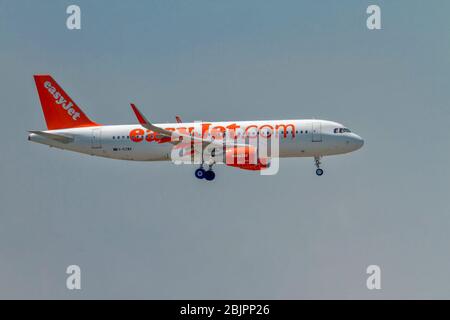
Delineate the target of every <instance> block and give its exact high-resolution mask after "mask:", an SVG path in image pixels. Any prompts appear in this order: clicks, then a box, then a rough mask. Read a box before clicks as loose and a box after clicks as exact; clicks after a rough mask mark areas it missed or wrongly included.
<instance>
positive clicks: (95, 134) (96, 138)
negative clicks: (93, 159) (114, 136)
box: [91, 128, 102, 149]
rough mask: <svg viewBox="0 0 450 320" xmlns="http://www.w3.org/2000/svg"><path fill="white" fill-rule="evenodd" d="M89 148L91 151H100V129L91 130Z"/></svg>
mask: <svg viewBox="0 0 450 320" xmlns="http://www.w3.org/2000/svg"><path fill="white" fill-rule="evenodd" d="M91 147H92V149H101V147H102V129H101V128H95V129H92V138H91Z"/></svg>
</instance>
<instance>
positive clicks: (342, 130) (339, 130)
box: [333, 128, 351, 133]
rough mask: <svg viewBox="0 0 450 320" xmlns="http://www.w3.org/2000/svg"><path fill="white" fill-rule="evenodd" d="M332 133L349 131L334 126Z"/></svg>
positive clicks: (348, 130)
mask: <svg viewBox="0 0 450 320" xmlns="http://www.w3.org/2000/svg"><path fill="white" fill-rule="evenodd" d="M333 131H334V133H344V132H351V131H350V129H348V128H335V129H334V130H333Z"/></svg>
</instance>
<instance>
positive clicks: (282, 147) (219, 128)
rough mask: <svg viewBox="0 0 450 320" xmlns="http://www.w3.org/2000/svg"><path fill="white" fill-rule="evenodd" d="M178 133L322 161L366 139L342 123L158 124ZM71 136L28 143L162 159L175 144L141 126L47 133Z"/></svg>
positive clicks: (36, 136) (129, 157)
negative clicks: (270, 144)
mask: <svg viewBox="0 0 450 320" xmlns="http://www.w3.org/2000/svg"><path fill="white" fill-rule="evenodd" d="M155 125H156V126H158V127H161V128H164V129H167V130H172V131H173V130H176V131H177V132H180V133H183V132H184V133H189V132H190V131H192V130H194V131H195V132H202V134H203V137H205V138H207V137H209V136H211V135H215V134H216V133H217V132H219V133H221V134H223V133H224V134H226V135H228V134H232V133H234V134H235V136H237V137H238V138H239V137H241V138H246V137H251V136H259V135H261V136H263V137H265V136H267V135H270V134H273V135H275V137H277V138H278V141H279V156H280V157H318V156H328V155H335V154H343V153H348V152H351V151H354V150H357V149H359V148H361V147H362V145H363V143H364V142H363V140H362V138H361V137H359V136H358V135H356V134H355V133H352V132H350V130H348V129H347V128H345V127H344V126H343V125H341V124H339V123H336V122H332V121H326V120H267V121H265V120H263V121H234V122H233V121H227V122H203V123H167V124H155ZM45 132H48V133H52V134H57V135H63V136H69V137H71V138H73V140H72V141H70V142H66V143H63V142H60V141H57V140H54V139H50V138H47V137H44V136H42V135H39V134H34V133H31V134H30V135H29V140H30V141H33V142H37V143H42V144H46V145H49V146H52V147H57V148H61V149H65V150H71V151H75V152H80V153H85V154H90V155H96V156H101V157H106V158H112V159H122V160H136V161H161V160H170V159H171V150H172V148H173V144H171V143H170V142H169V141H162V140H159V139H158V138H156V137H155V135H154V133H153V132H151V131H149V130H147V129H145V128H143V127H142V126H141V125H138V124H136V125H105V126H94V127H82V128H71V129H61V130H49V131H45Z"/></svg>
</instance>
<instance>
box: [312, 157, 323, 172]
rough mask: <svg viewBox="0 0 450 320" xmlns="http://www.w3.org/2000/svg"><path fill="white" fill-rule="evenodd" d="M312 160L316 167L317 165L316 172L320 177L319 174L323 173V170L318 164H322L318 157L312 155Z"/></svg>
mask: <svg viewBox="0 0 450 320" xmlns="http://www.w3.org/2000/svg"><path fill="white" fill-rule="evenodd" d="M314 162H315V164H316V167H317V169H316V174H317V175H318V176H319V177H320V176H321V175H323V170H322V169H320V165H321V164H322V163H321V162H320V157H314Z"/></svg>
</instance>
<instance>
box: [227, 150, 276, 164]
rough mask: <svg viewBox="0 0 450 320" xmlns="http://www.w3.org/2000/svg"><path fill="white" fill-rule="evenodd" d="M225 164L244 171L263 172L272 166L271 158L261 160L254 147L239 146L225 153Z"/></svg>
mask: <svg viewBox="0 0 450 320" xmlns="http://www.w3.org/2000/svg"><path fill="white" fill-rule="evenodd" d="M225 164H226V165H227V166H231V167H236V168H240V169H244V170H263V169H266V168H268V167H269V166H270V161H269V158H259V157H258V150H257V149H256V148H255V147H253V146H238V147H234V148H229V149H227V150H226V151H225Z"/></svg>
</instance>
